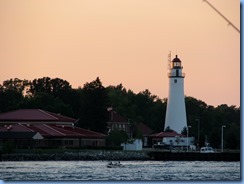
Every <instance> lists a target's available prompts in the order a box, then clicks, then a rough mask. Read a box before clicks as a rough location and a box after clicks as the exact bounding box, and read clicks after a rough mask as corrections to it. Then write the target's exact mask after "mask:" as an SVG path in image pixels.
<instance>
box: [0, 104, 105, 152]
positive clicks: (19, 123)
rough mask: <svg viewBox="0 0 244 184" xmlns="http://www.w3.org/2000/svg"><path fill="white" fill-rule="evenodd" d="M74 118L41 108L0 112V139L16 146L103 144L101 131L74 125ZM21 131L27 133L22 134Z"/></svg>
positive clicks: (103, 136)
mask: <svg viewBox="0 0 244 184" xmlns="http://www.w3.org/2000/svg"><path fill="white" fill-rule="evenodd" d="M75 121H76V120H75V119H73V118H70V117H67V116H63V115H60V114H55V113H51V112H48V111H44V110H40V109H19V110H16V111H10V112H6V113H2V114H0V140H1V142H12V143H14V144H15V145H16V147H20V148H21V147H26V146H28V147H52V148H53V147H80V146H104V145H105V136H106V135H104V134H101V133H98V132H94V131H90V130H86V129H82V128H78V127H75V126H74V122H75ZM24 134H26V135H29V137H28V136H23V135H24Z"/></svg>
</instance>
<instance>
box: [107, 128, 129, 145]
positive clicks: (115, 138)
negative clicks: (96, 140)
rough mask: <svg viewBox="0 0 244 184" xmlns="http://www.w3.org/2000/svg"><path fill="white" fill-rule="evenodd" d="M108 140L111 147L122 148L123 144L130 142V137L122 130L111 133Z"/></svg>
mask: <svg viewBox="0 0 244 184" xmlns="http://www.w3.org/2000/svg"><path fill="white" fill-rule="evenodd" d="M106 140H107V141H108V143H109V144H110V145H111V146H120V145H121V143H126V142H127V140H128V135H127V133H126V132H125V131H122V130H113V131H111V132H110V133H109V135H108V136H107V138H106Z"/></svg>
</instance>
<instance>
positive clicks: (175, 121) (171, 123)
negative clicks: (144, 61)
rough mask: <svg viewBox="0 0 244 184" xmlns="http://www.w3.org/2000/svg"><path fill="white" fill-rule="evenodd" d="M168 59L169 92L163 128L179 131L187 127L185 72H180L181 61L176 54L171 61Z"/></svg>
mask: <svg viewBox="0 0 244 184" xmlns="http://www.w3.org/2000/svg"><path fill="white" fill-rule="evenodd" d="M170 60H171V59H170ZM170 60H169V62H170V63H169V73H168V78H169V93H168V100H167V109H166V117H165V126H164V130H166V129H167V128H170V129H171V130H174V131H176V132H177V133H181V131H182V130H183V129H184V128H187V121H186V107H185V95H184V78H185V74H184V73H183V72H182V69H183V67H182V62H181V60H180V59H179V58H178V56H177V55H176V56H175V58H174V59H173V60H172V61H170Z"/></svg>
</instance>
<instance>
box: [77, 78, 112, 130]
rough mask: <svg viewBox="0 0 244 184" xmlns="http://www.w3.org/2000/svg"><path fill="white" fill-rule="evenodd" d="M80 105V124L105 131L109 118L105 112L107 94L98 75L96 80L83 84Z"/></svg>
mask: <svg viewBox="0 0 244 184" xmlns="http://www.w3.org/2000/svg"><path fill="white" fill-rule="evenodd" d="M80 105H81V109H80V113H79V119H80V121H79V123H80V126H81V127H84V128H88V129H91V130H93V131H97V132H102V133H106V132H107V122H108V120H109V116H108V112H107V107H108V96H107V92H106V89H105V88H104V87H103V85H102V83H101V81H100V79H99V78H98V77H97V78H96V80H94V81H92V82H90V83H86V84H85V85H84V88H83V90H82V100H81V104H80Z"/></svg>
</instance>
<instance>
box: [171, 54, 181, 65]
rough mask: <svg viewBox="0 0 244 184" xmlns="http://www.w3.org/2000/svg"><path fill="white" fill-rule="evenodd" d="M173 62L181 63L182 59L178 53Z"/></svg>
mask: <svg viewBox="0 0 244 184" xmlns="http://www.w3.org/2000/svg"><path fill="white" fill-rule="evenodd" d="M172 62H177V63H178V62H179V63H180V62H181V60H180V59H179V58H178V55H176V56H175V58H174V59H173V61H172Z"/></svg>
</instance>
